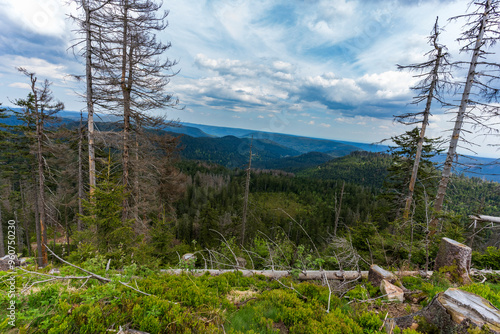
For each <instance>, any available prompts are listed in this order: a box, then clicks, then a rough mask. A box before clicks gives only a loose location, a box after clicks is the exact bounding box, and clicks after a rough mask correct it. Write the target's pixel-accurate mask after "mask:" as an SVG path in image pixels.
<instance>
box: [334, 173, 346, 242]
mask: <svg viewBox="0 0 500 334" xmlns="http://www.w3.org/2000/svg"><path fill="white" fill-rule="evenodd" d="M344 186H345V181H342V190H340V201H339V207H338V209H337V210H336V212H335V225H334V227H333V235H334V236H337V228H338V226H339V218H340V210H342V198H343V197H344Z"/></svg>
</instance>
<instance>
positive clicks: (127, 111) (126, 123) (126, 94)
mask: <svg viewBox="0 0 500 334" xmlns="http://www.w3.org/2000/svg"><path fill="white" fill-rule="evenodd" d="M128 9H129V5H128V0H124V1H123V9H122V10H123V11H124V16H123V32H122V33H123V39H122V63H121V67H122V68H121V70H122V73H121V75H122V77H121V83H120V85H121V90H122V97H123V151H122V160H123V161H122V164H123V185H124V191H125V192H126V191H127V190H128V189H129V159H130V154H129V136H130V116H131V108H130V107H131V100H130V97H131V96H130V92H131V86H130V85H129V83H130V82H131V80H132V78H131V76H130V74H131V73H130V72H131V71H132V67H130V68H128V71H127V65H128V58H131V57H132V50H130V55H129V57H127V52H128V38H129V36H128V35H129V32H128V28H129V26H128ZM127 72H128V73H127ZM127 74H129V77H128V78H127ZM127 211H128V201H127V198H126V197H125V198H124V200H123V219H124V220H125V219H126V218H127Z"/></svg>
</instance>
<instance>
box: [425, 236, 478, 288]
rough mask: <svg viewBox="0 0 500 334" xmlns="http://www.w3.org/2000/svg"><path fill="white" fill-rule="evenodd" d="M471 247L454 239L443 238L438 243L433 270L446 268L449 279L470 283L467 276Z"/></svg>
mask: <svg viewBox="0 0 500 334" xmlns="http://www.w3.org/2000/svg"><path fill="white" fill-rule="evenodd" d="M471 258H472V249H471V248H470V247H468V246H466V245H464V244H461V243H459V242H456V241H455V240H452V239H448V238H443V239H441V244H440V245H439V252H438V254H437V257H436V263H435V266H434V270H436V271H439V269H441V268H444V269H446V275H447V276H449V278H450V280H451V281H458V282H459V283H463V284H467V283H471V282H472V281H471V279H470V277H469V272H470V264H471Z"/></svg>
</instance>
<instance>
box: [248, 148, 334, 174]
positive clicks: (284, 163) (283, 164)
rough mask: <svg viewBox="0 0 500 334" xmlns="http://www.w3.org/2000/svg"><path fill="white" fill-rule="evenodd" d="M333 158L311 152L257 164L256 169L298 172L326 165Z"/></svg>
mask: <svg viewBox="0 0 500 334" xmlns="http://www.w3.org/2000/svg"><path fill="white" fill-rule="evenodd" d="M332 159H333V158H332V156H331V155H329V154H326V153H321V152H309V153H305V154H301V155H299V156H296V157H285V158H280V159H273V160H268V161H262V162H257V163H255V164H254V167H255V168H263V169H277V170H282V171H285V172H292V173H294V172H297V171H300V170H303V169H307V168H310V167H314V166H318V165H321V164H324V163H325V162H327V161H330V160H332Z"/></svg>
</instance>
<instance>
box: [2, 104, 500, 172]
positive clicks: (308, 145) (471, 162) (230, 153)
mask: <svg viewBox="0 0 500 334" xmlns="http://www.w3.org/2000/svg"><path fill="white" fill-rule="evenodd" d="M58 116H59V117H60V118H61V121H60V124H70V123H73V122H78V121H79V120H80V113H79V112H74V111H62V112H60V113H58ZM84 116H85V114H84ZM84 118H85V117H84ZM119 120H120V118H119V117H117V116H114V115H103V114H99V115H98V117H96V121H99V122H105V123H110V122H111V123H112V122H118V121H119ZM2 122H4V123H8V124H12V125H13V124H16V123H17V120H16V119H15V118H14V117H10V118H7V119H3V120H2ZM163 131H165V132H168V133H171V134H173V135H181V136H180V146H181V147H182V148H183V149H182V151H181V156H182V157H183V158H186V159H194V160H204V161H211V162H214V163H218V164H221V165H224V166H226V167H230V168H244V167H245V166H246V165H247V164H248V155H249V150H250V145H252V166H253V167H255V168H262V169H280V170H284V171H288V172H299V171H301V170H305V169H307V168H311V167H316V166H317V167H319V169H321V165H323V164H327V163H328V162H329V161H331V160H332V159H335V158H339V157H344V156H347V155H349V154H351V153H352V152H357V151H368V152H387V150H388V146H386V145H379V144H369V143H357V142H348V141H339V140H330V139H321V138H310V137H303V136H295V135H289V134H282V133H271V132H264V131H255V130H250V129H240V128H229V127H220V126H213V125H203V124H194V123H179V124H178V125H177V126H167V127H165V128H164V129H163ZM252 138H253V139H252ZM444 158H445V156H444V155H441V156H439V157H436V160H435V161H436V162H438V163H442V162H444ZM326 170H327V169H323V170H322V173H324V172H326ZM455 173H464V174H465V175H467V176H471V177H479V178H483V179H487V180H491V181H496V182H500V164H499V163H498V160H497V159H491V158H482V157H474V158H472V157H460V158H459V164H457V165H456V170H455Z"/></svg>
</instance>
